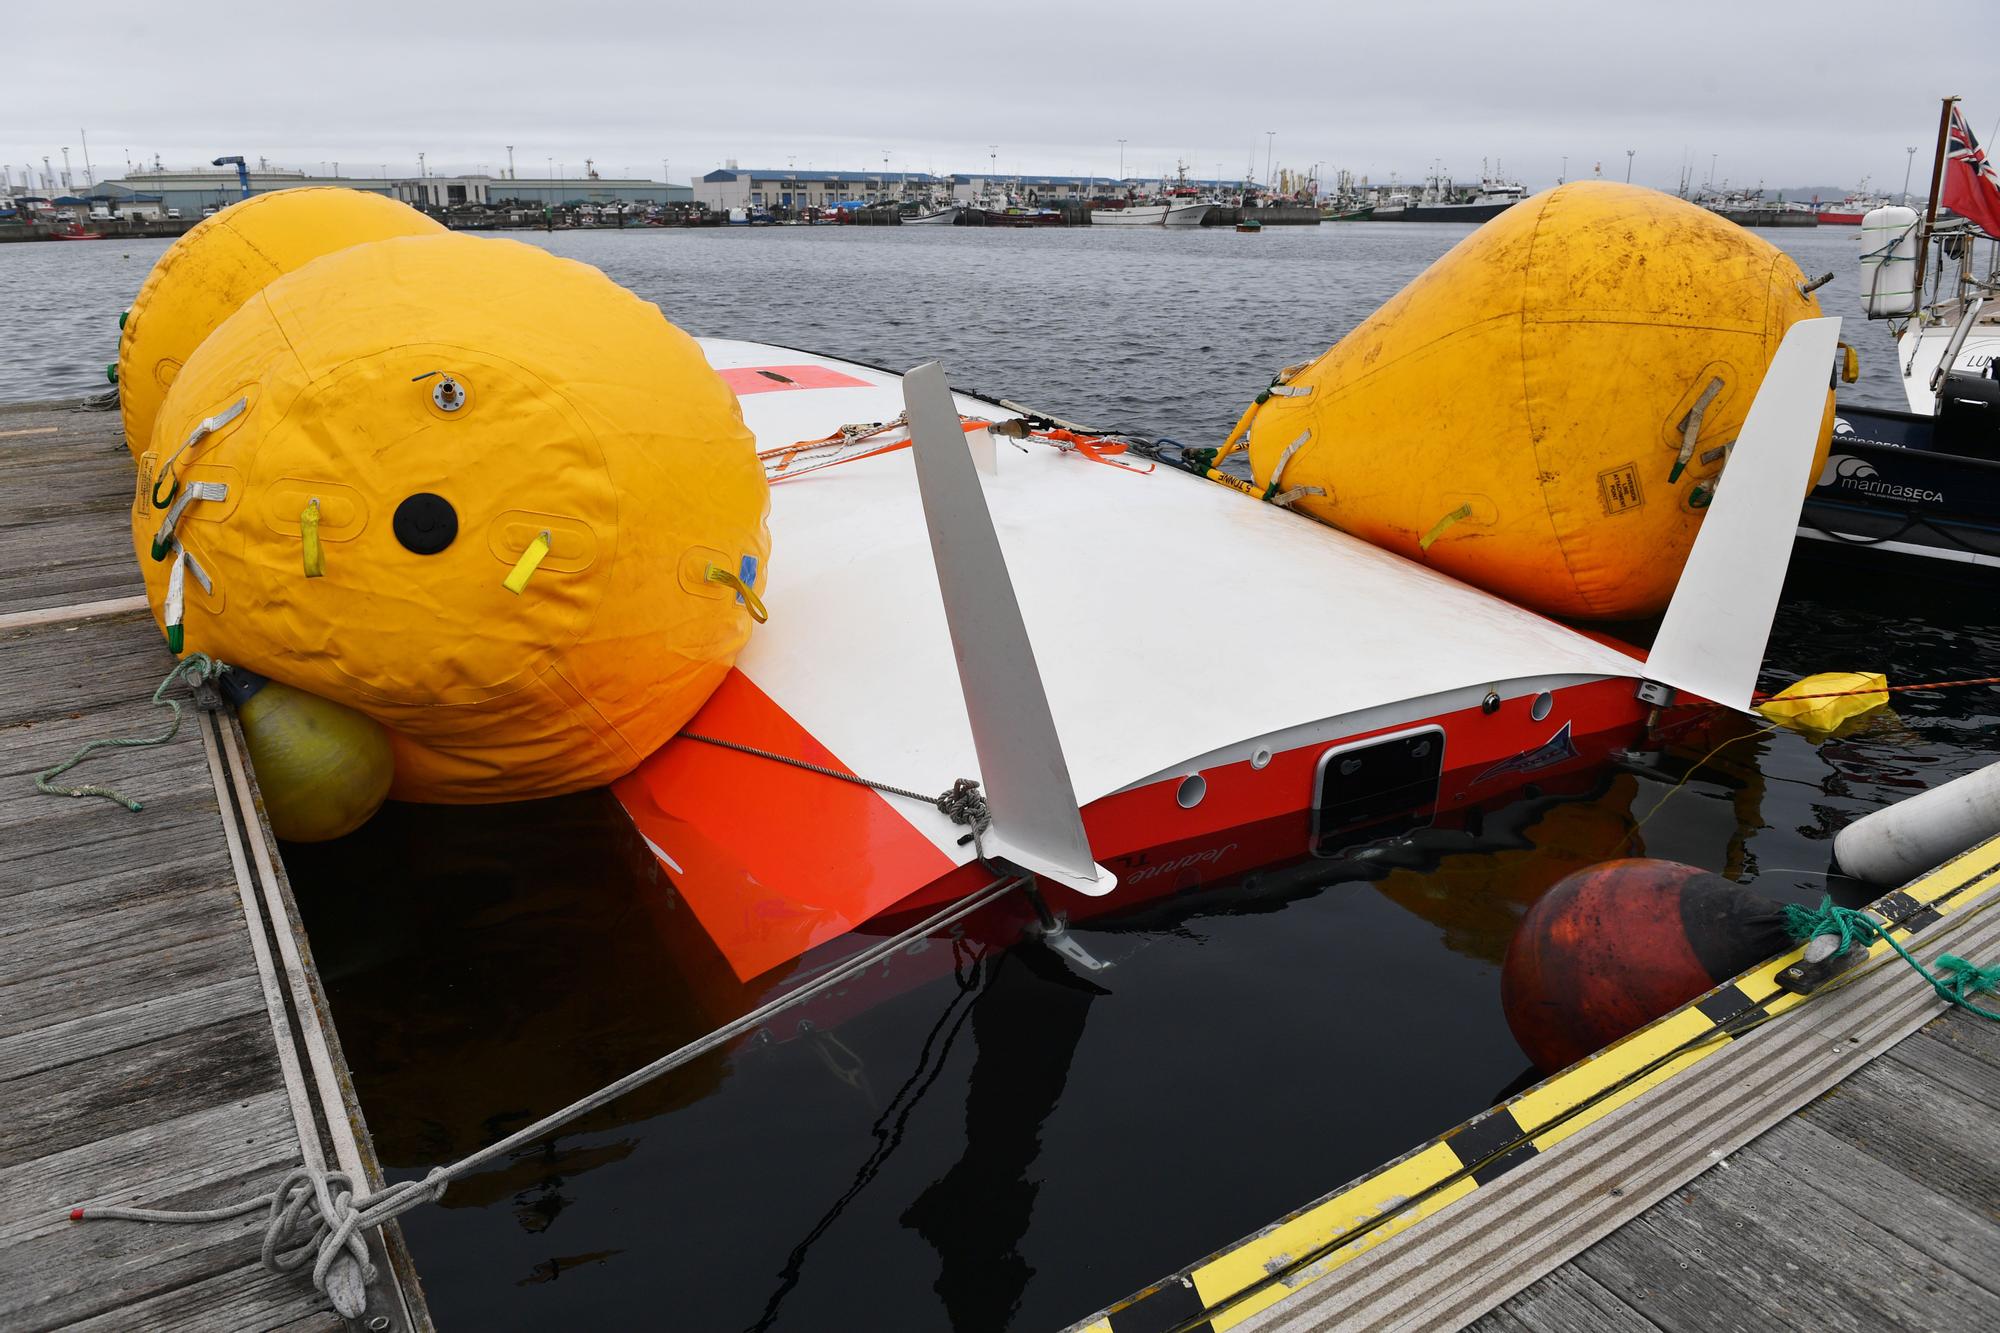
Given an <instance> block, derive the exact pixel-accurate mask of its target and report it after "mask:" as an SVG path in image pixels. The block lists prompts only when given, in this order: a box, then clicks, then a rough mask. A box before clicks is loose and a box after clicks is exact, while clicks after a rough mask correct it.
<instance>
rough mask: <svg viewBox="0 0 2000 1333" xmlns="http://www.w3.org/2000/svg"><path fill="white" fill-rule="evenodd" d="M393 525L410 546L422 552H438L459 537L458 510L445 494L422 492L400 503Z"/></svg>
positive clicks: (407, 546) (408, 546) (406, 545)
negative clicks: (452, 505)
mask: <svg viewBox="0 0 2000 1333" xmlns="http://www.w3.org/2000/svg"><path fill="white" fill-rule="evenodd" d="M389 526H390V528H391V529H392V530H393V531H394V532H395V534H396V540H397V541H399V542H401V543H402V544H403V545H404V546H405V547H406V548H407V549H409V550H411V551H414V552H416V553H417V554H418V555H436V554H437V553H438V552H439V551H442V550H443V549H444V548H445V547H447V546H449V545H451V543H452V539H453V538H455V537H457V536H458V511H457V510H455V509H453V508H452V507H451V501H449V500H447V499H445V498H444V497H443V496H442V495H432V494H431V493H430V492H429V491H418V492H417V493H416V494H415V495H412V496H411V497H410V498H409V499H407V500H405V501H403V503H401V504H399V505H397V506H396V516H395V518H393V519H391V520H390V524H389Z"/></svg>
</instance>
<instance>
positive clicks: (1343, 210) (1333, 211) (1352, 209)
mask: <svg viewBox="0 0 2000 1333" xmlns="http://www.w3.org/2000/svg"><path fill="white" fill-rule="evenodd" d="M1320 216H1321V217H1323V218H1325V219H1326V220H1327V221H1328V222H1367V221H1369V220H1370V219H1372V218H1373V217H1374V216H1375V205H1373V204H1354V205H1347V206H1342V205H1340V204H1334V205H1333V206H1331V207H1329V208H1327V209H1325V210H1323V211H1322V212H1321V213H1320Z"/></svg>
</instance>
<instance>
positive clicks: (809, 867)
mask: <svg viewBox="0 0 2000 1333" xmlns="http://www.w3.org/2000/svg"><path fill="white" fill-rule="evenodd" d="M1838 325H1839V321H1838V320H1833V319H1816V320H1807V321H1804V322H1802V323H1800V324H1798V325H1797V326H1795V327H1794V328H1793V329H1792V330H1791V332H1790V333H1788V334H1787V335H1786V337H1785V340H1784V343H1783V345H1782V347H1781V348H1780V350H1779V352H1778V354H1777V357H1776V359H1775V360H1774V361H1773V363H1772V365H1771V367H1770V370H1769V372H1768V373H1767V375H1766V377H1765V380H1764V383H1763V385H1762V387H1761V389H1760V391H1759V393H1758V395H1757V399H1756V403H1755V406H1754V408H1753V409H1752V412H1751V415H1750V417H1749V419H1748V421H1747V422H1746V424H1745V427H1744V430H1743V432H1742V436H1741V439H1740V440H1739V444H1738V448H1737V450H1736V451H1735V453H1734V455H1733V461H1732V463H1731V466H1730V468H1729V471H1728V474H1727V476H1728V482H1727V484H1725V485H1723V486H1721V487H1720V489H1719V490H1718V492H1717V495H1716V497H1715V499H1714V502H1713V504H1712V505H1711V507H1710V511H1709V514H1708V516H1707V518H1706V520H1705V523H1704V526H1703V528H1702V531H1701V534H1700V537H1699V539H1698V540H1697V541H1696V543H1695V546H1694V549H1693V552H1692V554H1691V555H1690V557H1689V560H1688V563H1687V566H1686V569H1685V571H1684V573H1683V575H1682V578H1681V581H1680V585H1679V587H1678V589H1677V591H1676V593H1675V595H1674V598H1673V601H1672V604H1671V605H1670V607H1669V609H1668V611H1667V614H1666V618H1665V620H1664V622H1663V624H1662V627H1661V630H1660V632H1659V635H1658V636H1657V638H1656V640H1655V643H1654V646H1653V648H1652V650H1651V651H1650V653H1648V654H1645V655H1644V656H1643V657H1642V656H1641V655H1639V654H1637V653H1636V652H1634V651H1632V650H1629V649H1626V648H1625V647H1623V646H1621V645H1619V644H1617V643H1616V642H1614V641H1610V640H1607V639H1606V638H1604V637H1603V636H1598V635H1593V634H1586V633H1584V632H1581V631H1578V630H1575V629H1572V628H1570V627H1568V626H1566V625H1563V624H1560V623H1558V622H1556V621H1553V620H1549V619H1546V618H1544V617H1542V616H1539V615H1536V614H1534V613H1532V612H1529V611H1527V610H1524V609H1522V608H1521V607H1519V606H1517V605H1514V604H1513V603H1511V602H1508V601H1506V600H1504V599H1502V598H1499V597H1496V596H1493V595H1491V594H1489V593H1485V592H1481V591H1478V590H1475V589H1473V588H1471V587H1468V586H1467V585H1465V584H1462V583H1459V582H1457V581H1455V580H1453V579H1451V578H1449V577H1446V576H1444V575H1442V574H1439V573H1437V572H1435V571H1433V570H1431V569H1428V568H1426V567H1425V566H1423V565H1421V564H1418V563H1415V562H1413V561H1409V560H1405V559H1403V558H1401V557H1398V556H1395V555H1391V554H1389V553H1387V552H1385V551H1382V550H1380V549H1377V548H1376V547H1373V546H1370V545H1368V544H1367V543H1365V542H1362V541H1360V540H1358V539H1356V538H1353V537H1350V536H1347V535H1346V534H1344V533H1341V532H1339V531H1337V530H1335V529H1333V528H1331V527H1327V526H1324V525H1321V524H1318V523H1315V522H1312V521H1311V520H1309V519H1306V518H1304V517H1303V516H1301V515H1297V514H1293V513H1291V512H1288V511H1287V510H1286V509H1284V508H1283V507H1281V506H1277V505H1271V504H1264V503H1257V502H1255V501H1254V500H1250V499H1247V498H1246V497H1244V496H1243V495H1241V494H1239V493H1237V491H1235V490H1233V489H1231V488H1228V487H1224V486H1219V485H1215V484H1213V483H1211V482H1208V481H1204V480H1202V479H1201V478H1199V477H1197V476H1193V475H1190V474H1189V473H1187V472H1184V471H1181V470H1178V469H1176V468H1173V467H1169V466H1165V465H1161V464H1156V463H1154V462H1150V461H1148V460H1147V459H1145V458H1144V457H1142V455H1143V454H1145V453H1147V452H1152V451H1148V450H1145V449H1134V448H1133V447H1132V445H1131V442H1130V441H1127V440H1123V439H1120V438H1117V437H1106V436H1092V435H1090V434H1088V433H1086V432H1082V431H1079V430H1075V429H1071V428H1069V427H1068V426H1067V425H1066V424H1065V423H1062V422H1059V421H1055V420H1053V419H1049V418H1039V417H1036V416H1035V415H1034V414H1032V413H1029V412H1027V411H1025V410H1024V409H1021V408H1020V407H1018V406H1015V405H1012V404H1010V403H1008V402H1007V401H1005V400H1002V399H996V398H988V397H983V396H979V395H974V394H969V393H957V392H951V391H948V390H947V389H946V388H945V387H944V384H943V378H942V374H941V372H938V371H936V370H934V369H923V368H920V370H919V371H918V372H913V373H912V374H911V375H910V376H909V377H907V379H906V378H905V377H902V376H898V375H896V374H895V373H893V372H890V371H885V370H881V369H877V368H873V367H868V366H863V365H859V364H855V363H851V362H844V361H840V360H836V359H834V358H829V357H823V356H817V355H813V354H810V353H804V352H797V351H792V350H789V349H785V348H778V347H771V346H766V345H760V344H754V343H744V342H729V341H717V340H710V341H707V342H704V343H703V351H704V353H705V354H706V355H707V357H708V358H709V360H710V362H711V364H713V365H714V366H715V367H716V369H717V370H718V371H719V372H720V373H721V374H722V376H723V378H724V379H725V380H727V381H728V382H729V383H730V384H731V386H732V387H734V388H735V389H736V391H737V394H738V396H739V398H740V400H741V403H742V407H743V413H744V417H745V420H746V421H747V423H748V424H749V425H750V427H751V429H752V430H753V431H754V432H755V434H756V435H757V438H758V441H759V445H760V448H761V450H762V451H763V453H764V457H765V464H766V471H767V474H768V475H769V476H770V478H771V480H772V492H771V494H772V515H771V522H772V526H773V527H774V528H775V529H777V530H781V531H783V532H784V533H785V534H786V540H785V547H784V552H783V554H782V555H781V556H780V557H779V558H778V559H777V561H776V562H775V563H774V564H773V566H772V568H771V570H770V573H769V583H768V587H767V589H766V590H765V592H764V602H765V605H766V606H767V607H768V609H769V615H770V619H769V622H768V623H767V624H766V625H764V626H763V627H762V629H761V630H760V632H759V633H758V634H757V635H756V636H754V637H753V639H752V641H751V643H750V645H749V646H748V647H747V648H746V649H745V650H744V652H743V653H742V655H741V656H740V657H739V658H738V660H737V662H736V665H735V667H734V668H733V669H732V670H731V671H730V672H729V674H728V676H727V677H726V678H725V680H724V682H723V684H722V685H721V687H720V688H719V689H717V691H716V692H715V694H714V695H713V696H712V697H711V698H710V699H709V701H708V703H707V704H706V705H705V706H704V707H703V708H702V709H701V710H700V711H699V712H698V713H697V714H696V716H695V717H694V718H693V719H692V720H691V721H690V722H689V723H688V724H687V726H686V727H685V728H684V730H683V732H682V734H681V735H679V736H678V737H677V738H675V739H674V740H672V741H670V742H668V743H667V744H666V745H665V746H664V747H662V748H661V749H660V750H659V751H658V752H657V753H655V754H654V755H652V756H651V757H650V758H649V759H647V760H646V761H645V762H644V763H643V764H641V765H640V766H639V767H638V768H637V769H636V770H635V771H633V772H632V773H631V774H629V775H628V776H627V777H625V778H623V779H621V780H620V781H619V782H618V783H617V784H615V786H614V788H613V790H614V792H615V794H616V796H617V798H618V800H619V801H620V802H621V803H622V805H623V806H624V808H625V810H626V812H627V813H628V814H629V815H630V816H631V818H632V820H633V822H634V824H635V825H636V827H637V829H638V831H639V832H640V834H641V835H642V836H643V837H644V839H645V841H646V843H647V845H648V846H649V847H650V848H651V849H652V851H653V854H654V855H655V856H656V857H657V858H658V860H659V862H660V864H661V866H662V867H663V869H664V870H665V872H666V874H667V875H668V876H669V877H670V878H671V880H672V881H673V883H674V884H675V886H676V887H677V889H678V890H679V893H680V895H681V897H682V898H683V899H684V900H685V901H686V902H687V903H688V904H689V905H690V906H691V907H692V909H693V911H694V914H695V915H696V917H698V918H699V920H700V921H701V923H702V925H703V927H704V928H705V930H706V932H707V933H708V935H709V936H710V937H711V938H712V939H713V940H714V941H715V942H716V944H717V945H718V946H719V948H720V950H721V952H722V953H723V954H724V956H725V957H726V958H727V959H728V961H729V964H730V966H731V967H732V968H733V969H734V970H735V972H736V973H737V974H738V975H739V976H742V977H746V978H747V977H751V976H755V975H758V974H760V973H763V972H766V971H768V970H770V969H773V968H776V967H779V966H781V965H783V964H785V963H786V962H788V961H789V960H791V959H793V958H796V957H797V956H798V955H800V954H801V953H803V952H805V951H806V950H808V949H810V948H812V947H813V946H815V945H817V944H820V943H822V942H824V941H827V940H830V939H833V938H835V937H837V936H839V935H841V934H844V933H846V932H847V931H849V930H851V929H854V928H855V927H857V926H860V925H861V924H862V923H864V922H866V921H868V920H869V919H870V918H872V917H875V916H876V915H877V914H880V913H883V912H885V911H887V910H889V909H892V908H896V909H899V910H904V911H908V910H914V909H915V907H916V906H917V905H920V904H922V903H925V902H933V901H943V900H946V899H950V898H955V897H959V896H962V895H963V894H965V893H967V892H970V891H972V890H975V889H977V888H978V887H979V886H981V885H983V884H986V883H988V882H989V881H990V880H991V879H992V878H993V873H992V870H991V869H990V866H989V863H990V864H996V865H1005V866H1008V867H1018V868H1020V869H1024V870H1028V871H1031V872H1033V873H1034V874H1035V875H1036V876H1037V877H1038V879H1039V881H1040V883H1041V884H1042V886H1043V887H1044V889H1045V891H1046V893H1047V895H1048V900H1049V902H1050V903H1051V904H1052V905H1053V906H1055V907H1056V908H1057V909H1058V910H1060V909H1061V907H1062V904H1063V903H1064V902H1065V901H1070V902H1073V901H1075V900H1074V899H1071V898H1067V896H1066V895H1068V894H1084V895H1093V896H1097V895H1107V894H1115V893H1116V892H1118V890H1119V881H1120V877H1121V874H1126V875H1132V876H1134V877H1135V878H1136V877H1137V872H1136V870H1135V867H1141V866H1143V865H1145V864H1147V862H1146V861H1145V860H1144V859H1143V858H1145V857H1146V856H1147V854H1148V852H1149V850H1150V849H1159V848H1170V847H1184V846H1188V845H1190V843H1191V840H1198V839H1200V838H1202V837H1203V836H1205V835H1209V834H1213V833H1215V832H1217V831H1220V830H1226V829H1230V828H1233V827H1237V826H1241V825H1245V824H1250V823H1253V822H1255V821H1258V820H1260V819H1265V818H1271V817H1280V816H1285V815H1290V814H1298V813H1301V812H1310V814H1311V816H1312V818H1313V819H1314V821H1315V824H1316V826H1317V827H1318V828H1319V829H1320V830H1323V831H1324V832H1325V833H1326V834H1328V835H1343V834H1348V833H1352V832H1354V831H1357V830H1359V831H1365V830H1366V829H1368V828H1369V827H1370V826H1371V825H1372V824H1375V823H1377V822H1380V821H1381V820H1383V819H1385V818H1387V817H1389V816H1392V815H1394V814H1395V813H1397V812H1398V811H1400V810H1403V809H1405V808H1407V807H1410V806H1412V805H1421V804H1424V803H1432V804H1436V805H1439V806H1440V807H1451V806H1454V805H1461V804H1465V803H1470V802H1475V801H1479V800H1485V799H1490V798H1491V797H1493V796H1496V795H1499V794H1503V793H1505V792H1508V791H1511V790H1515V789H1517V788H1519V787H1520V786H1522V785H1524V784H1526V783H1529V782H1532V781H1534V780H1535V777H1536V775H1537V774H1539V773H1542V772H1544V771H1546V770H1549V769H1552V768H1554V767H1556V766H1558V765H1561V764H1563V763H1565V762H1567V761H1569V760H1572V759H1574V758H1575V757H1576V756H1577V755H1578V754H1579V753H1580V752H1583V751H1596V752H1599V753H1601V752H1603V751H1604V750H1605V749H1608V748H1609V747H1610V746H1612V745H1614V744H1625V743H1629V742H1631V741H1635V740H1637V739H1638V738H1640V737H1641V736H1642V735H1643V734H1644V731H1645V728H1646V725H1647V720H1648V717H1649V715H1651V714H1652V713H1653V710H1654V709H1655V708H1657V707H1659V706H1661V705H1663V704H1666V703H1669V702H1672V701H1674V700H1675V699H1676V698H1677V697H1678V698H1681V699H1697V700H1706V701H1713V702H1716V703H1722V704H1727V705H1731V706H1735V707H1739V708H1740V707H1744V706H1747V704H1748V702H1749V698H1750V691H1751V687H1752V685H1753V683H1754V680H1755V676H1756V671H1757V667H1758V663H1759V661H1760V660H1761V657H1762V653H1763V647H1764V641H1765V637H1766V634H1767V632H1768V629H1769V624H1770V617H1771V613H1772V610H1773V608H1774V607H1775V605H1776V601H1777V596H1778V591H1779V587H1780V585H1781V583H1782V579H1783V576H1784V570H1785V567H1786V557H1787V554H1788V552H1789V549H1790V546H1791V542H1792V530H1793V525H1794V523H1795V521H1796V514H1797V508H1796V506H1797V503H1798V496H1799V493H1800V481H1801V478H1803V477H1805V476H1806V474H1807V473H1808V472H1809V471H1810V468H1811V460H1812V458H1813V455H1814V451H1815V447H1816V444H1817V436H1818V429H1819V424H1820V420H1821V414H1822V411H1823V409H1824V406H1825V397H1826V374H1827V369H1826V368H1827V366H1828V365H1829V364H1830V361H1831V358H1832V356H1833V353H1834V347H1835V340H1836V338H1837V331H1838ZM1746 446H1748V447H1746ZM855 779H863V780H865V782H864V781H856V780H855ZM968 782H976V783H978V784H979V787H978V789H977V793H976V795H977V796H978V797H979V798H981V799H982V800H983V809H982V811H981V815H983V816H990V823H985V824H983V825H982V823H981V822H980V816H974V817H971V818H968V817H967V814H968V812H967V804H968V802H967V799H966V798H967V797H968V795H969V794H972V793H969V792H968V788H967V787H966V786H965V785H964V784H966V783H968ZM888 788H893V789H894V790H889V789H888ZM1121 868H1122V869H1121Z"/></svg>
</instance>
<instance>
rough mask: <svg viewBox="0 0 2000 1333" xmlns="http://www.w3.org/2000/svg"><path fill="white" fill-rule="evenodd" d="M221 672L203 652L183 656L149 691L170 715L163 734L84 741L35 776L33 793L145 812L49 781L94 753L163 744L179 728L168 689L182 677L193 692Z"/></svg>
mask: <svg viewBox="0 0 2000 1333" xmlns="http://www.w3.org/2000/svg"><path fill="white" fill-rule="evenodd" d="M224 670H226V668H225V667H223V666H222V665H221V664H220V663H218V662H216V661H215V659H213V658H211V657H210V656H209V655H208V654H207V653H189V654H188V655H187V656H186V657H183V658H182V659H181V660H180V661H178V662H176V663H174V669H173V670H172V671H169V672H168V673H167V678H166V679H165V680H163V681H161V682H160V687H159V688H158V689H156V690H154V691H153V704H154V706H155V707H159V706H162V705H164V706H165V707H167V708H171V709H172V710H173V713H174V715H173V719H172V720H171V721H169V722H168V723H167V729H166V730H165V731H163V732H161V733H160V734H159V735H157V736H110V737H101V738H99V739H97V740H94V741H85V742H84V743H83V744H82V745H80V746H78V747H77V751H76V753H75V754H73V755H71V756H70V757H69V758H67V759H65V760H63V761H62V762H61V763H60V764H57V765H56V766H55V767H54V768H50V769H45V770H43V771H42V772H40V773H37V774H35V790H36V791H38V792H41V793H42V794H43V795H44V796H102V797H104V798H105V799H106V800H111V801H116V802H118V804H120V805H122V806H124V807H125V808H126V809H127V810H131V811H134V812H136V811H139V810H143V809H145V808H146V807H145V806H143V805H141V804H140V803H139V802H137V801H135V800H133V799H132V798H131V797H129V796H126V795H123V794H121V793H119V792H116V791H113V790H112V789H111V788H109V787H99V786H95V785H93V784H90V783H85V784H84V785H83V786H81V787H58V786H56V785H55V784H54V783H53V782H51V781H50V779H52V778H56V777H60V776H61V775H62V774H64V773H67V772H69V771H70V770H71V769H72V768H75V767H76V766H77V765H78V764H80V763H82V762H83V761H84V760H85V759H86V758H88V757H89V756H90V755H91V754H93V753H95V752H96V751H98V750H124V749H133V750H136V749H144V748H145V747H147V746H150V745H165V744H166V743H167V742H168V741H170V740H172V739H173V738H174V736H175V734H176V733H178V732H179V731H180V729H181V701H180V700H178V699H169V698H167V697H166V694H167V690H168V688H169V687H170V686H172V685H173V683H174V682H175V681H176V680H180V679H183V678H185V679H186V681H187V683H188V688H190V689H193V688H194V687H195V686H197V685H200V684H201V683H202V682H203V681H206V680H209V679H210V678H212V677H214V676H216V675H218V674H219V673H221V672H222V671H224Z"/></svg>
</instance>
